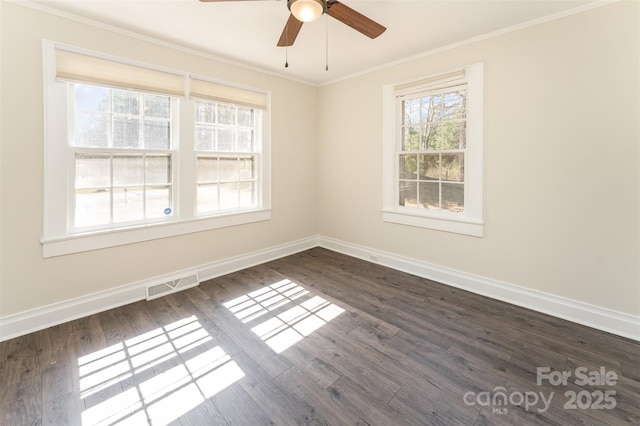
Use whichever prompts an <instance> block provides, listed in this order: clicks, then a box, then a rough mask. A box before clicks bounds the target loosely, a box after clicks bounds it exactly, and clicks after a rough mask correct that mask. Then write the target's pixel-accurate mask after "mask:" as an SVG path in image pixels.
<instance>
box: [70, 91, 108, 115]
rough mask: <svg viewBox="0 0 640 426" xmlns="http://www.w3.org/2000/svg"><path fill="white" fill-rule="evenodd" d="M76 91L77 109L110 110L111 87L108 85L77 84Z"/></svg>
mask: <svg viewBox="0 0 640 426" xmlns="http://www.w3.org/2000/svg"><path fill="white" fill-rule="evenodd" d="M74 91H75V104H76V111H79V110H80V111H92V112H108V111H109V89H107V88H106V87H100V86H89V85H86V84H76V85H75V88H74Z"/></svg>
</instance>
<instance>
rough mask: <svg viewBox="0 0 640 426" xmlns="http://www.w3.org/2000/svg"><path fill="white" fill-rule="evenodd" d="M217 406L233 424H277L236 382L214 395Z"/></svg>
mask: <svg viewBox="0 0 640 426" xmlns="http://www.w3.org/2000/svg"><path fill="white" fill-rule="evenodd" d="M213 401H214V402H215V404H216V407H218V409H219V410H220V412H221V413H222V415H223V416H224V418H225V419H226V420H227V422H229V424H232V425H273V424H275V423H274V422H273V421H272V420H271V419H270V418H269V417H268V416H267V415H266V414H265V413H264V411H262V409H260V407H258V405H257V404H256V403H255V401H254V400H253V399H251V397H250V396H249V395H247V393H246V392H245V391H244V389H242V386H240V385H239V384H238V383H235V384H233V385H231V386H229V387H228V388H226V389H224V390H223V391H221V392H220V393H217V394H216V395H215V396H214V397H213Z"/></svg>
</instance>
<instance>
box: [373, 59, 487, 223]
mask: <svg viewBox="0 0 640 426" xmlns="http://www.w3.org/2000/svg"><path fill="white" fill-rule="evenodd" d="M384 96H385V104H384V164H383V170H384V185H385V187H384V194H383V200H384V206H383V213H382V214H383V220H385V221H388V222H394V223H400V224H404V225H411V226H419V227H425V228H431V229H437V230H442V231H450V232H455V233H461V234H467V235H473V236H482V65H473V66H469V67H466V68H464V69H461V70H457V71H454V72H451V73H447V74H443V75H438V76H433V77H429V78H425V79H420V80H417V81H411V82H405V83H400V84H394V85H388V86H385V88H384Z"/></svg>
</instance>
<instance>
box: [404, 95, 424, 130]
mask: <svg viewBox="0 0 640 426" xmlns="http://www.w3.org/2000/svg"><path fill="white" fill-rule="evenodd" d="M403 104H404V110H403V116H404V119H403V124H404V125H405V126H410V125H418V124H420V99H407V100H406V101H404V102H403Z"/></svg>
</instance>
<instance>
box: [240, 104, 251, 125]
mask: <svg viewBox="0 0 640 426" xmlns="http://www.w3.org/2000/svg"><path fill="white" fill-rule="evenodd" d="M238 126H243V127H253V110H252V109H251V108H243V107H238Z"/></svg>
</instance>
